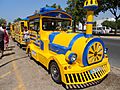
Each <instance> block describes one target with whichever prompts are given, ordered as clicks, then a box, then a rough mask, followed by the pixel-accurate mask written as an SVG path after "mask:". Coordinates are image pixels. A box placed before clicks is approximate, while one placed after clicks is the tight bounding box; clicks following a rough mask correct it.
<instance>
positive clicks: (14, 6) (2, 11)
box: [0, 0, 113, 22]
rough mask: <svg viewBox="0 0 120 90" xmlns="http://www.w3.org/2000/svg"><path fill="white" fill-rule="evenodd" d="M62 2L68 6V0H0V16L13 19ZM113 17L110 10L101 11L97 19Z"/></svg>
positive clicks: (8, 19) (9, 19)
mask: <svg viewBox="0 0 120 90" xmlns="http://www.w3.org/2000/svg"><path fill="white" fill-rule="evenodd" d="M54 3H56V4H60V5H61V7H62V8H65V7H67V4H66V3H67V0H0V18H1V17H2V18H4V19H6V20H7V21H8V22H9V21H10V22H11V21H13V20H14V19H16V18H17V17H20V18H25V17H27V16H29V15H32V14H33V13H34V11H35V10H39V9H40V8H42V7H44V6H45V5H46V4H48V5H52V4H54ZM107 17H108V18H109V17H113V16H112V15H111V14H110V13H109V12H107V13H105V14H103V13H101V14H100V15H99V16H98V17H97V18H95V19H102V18H107Z"/></svg>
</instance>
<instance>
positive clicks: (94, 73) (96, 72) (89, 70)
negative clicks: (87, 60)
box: [61, 58, 110, 85]
mask: <svg viewBox="0 0 120 90" xmlns="http://www.w3.org/2000/svg"><path fill="white" fill-rule="evenodd" d="M109 72H110V64H109V62H108V58H105V59H103V61H102V62H99V63H97V64H94V65H91V66H87V67H80V66H79V64H75V65H71V69H69V70H64V71H63V72H62V73H63V74H62V75H61V76H62V81H63V83H64V84H66V85H73V84H76V85H77V84H86V83H89V82H93V81H98V80H101V79H103V78H104V77H105V76H106V75H107V74H108V73H109Z"/></svg>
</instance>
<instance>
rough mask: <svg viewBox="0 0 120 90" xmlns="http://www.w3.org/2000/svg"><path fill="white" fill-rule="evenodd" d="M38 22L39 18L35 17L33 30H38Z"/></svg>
mask: <svg viewBox="0 0 120 90" xmlns="http://www.w3.org/2000/svg"><path fill="white" fill-rule="evenodd" d="M39 24H40V20H39V19H35V20H34V30H35V31H39V30H40V28H39V27H40V25H39Z"/></svg>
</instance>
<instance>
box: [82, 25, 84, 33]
mask: <svg viewBox="0 0 120 90" xmlns="http://www.w3.org/2000/svg"><path fill="white" fill-rule="evenodd" d="M82 31H84V23H82Z"/></svg>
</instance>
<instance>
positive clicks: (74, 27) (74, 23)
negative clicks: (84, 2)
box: [73, 18, 76, 32]
mask: <svg viewBox="0 0 120 90" xmlns="http://www.w3.org/2000/svg"><path fill="white" fill-rule="evenodd" d="M75 29H76V18H74V21H73V32H76V30H75Z"/></svg>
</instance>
